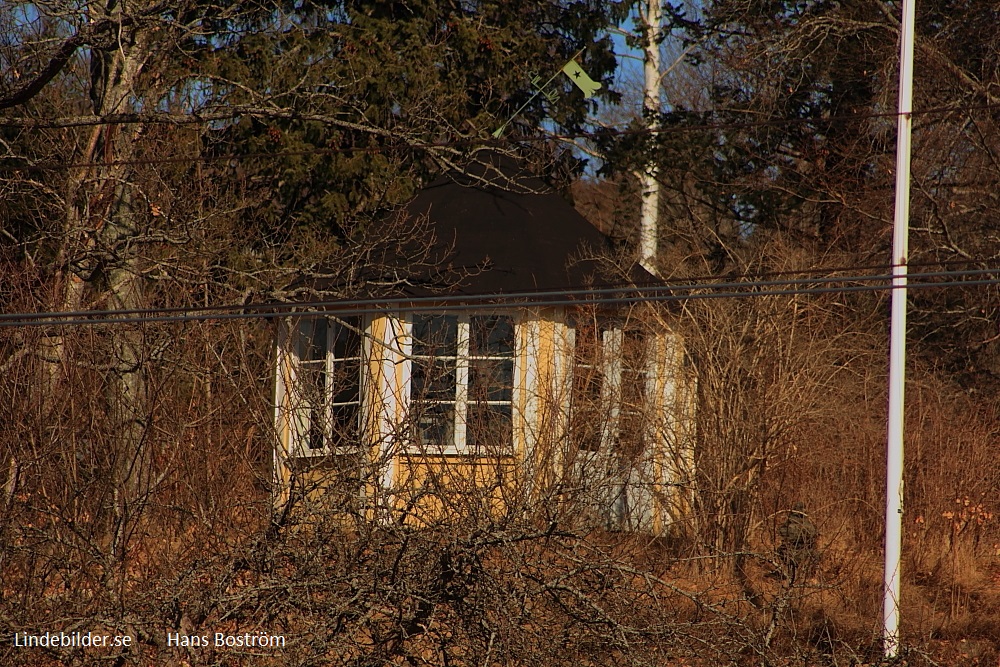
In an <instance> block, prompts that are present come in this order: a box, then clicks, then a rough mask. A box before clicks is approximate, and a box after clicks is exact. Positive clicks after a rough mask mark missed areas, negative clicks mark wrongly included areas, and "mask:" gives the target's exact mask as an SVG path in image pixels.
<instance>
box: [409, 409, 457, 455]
mask: <svg viewBox="0 0 1000 667" xmlns="http://www.w3.org/2000/svg"><path fill="white" fill-rule="evenodd" d="M415 409H417V410H419V414H417V415H416V418H415V421H416V430H417V443H418V444H420V445H436V446H441V447H450V446H452V445H453V444H454V443H455V406H454V405H428V404H423V405H419V406H415Z"/></svg>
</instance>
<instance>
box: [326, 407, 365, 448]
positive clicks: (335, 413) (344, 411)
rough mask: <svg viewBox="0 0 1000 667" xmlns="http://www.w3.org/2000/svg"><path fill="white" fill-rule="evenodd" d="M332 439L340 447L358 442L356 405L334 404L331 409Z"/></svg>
mask: <svg viewBox="0 0 1000 667" xmlns="http://www.w3.org/2000/svg"><path fill="white" fill-rule="evenodd" d="M331 413H332V421H333V424H332V425H331V426H332V429H333V434H332V435H333V441H334V442H335V443H337V444H338V445H339V446H341V447H349V446H351V445H356V444H360V443H359V442H358V406H357V404H354V405H350V404H348V405H335V406H334V407H333V408H332V409H331Z"/></svg>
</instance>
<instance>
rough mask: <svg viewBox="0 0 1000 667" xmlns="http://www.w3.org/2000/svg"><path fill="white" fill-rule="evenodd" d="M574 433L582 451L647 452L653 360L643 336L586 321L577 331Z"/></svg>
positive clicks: (573, 414) (573, 395)
mask: <svg viewBox="0 0 1000 667" xmlns="http://www.w3.org/2000/svg"><path fill="white" fill-rule="evenodd" d="M574 339H575V341H574V350H573V385H572V395H571V398H570V401H571V403H570V432H571V437H572V440H573V442H574V444H575V445H576V447H577V449H578V450H579V451H585V452H597V451H600V450H602V449H604V448H607V447H609V446H611V445H612V444H613V445H614V449H615V451H616V452H617V453H619V454H620V455H624V456H625V457H633V456H637V455H638V454H639V453H641V452H642V451H643V450H644V449H645V444H646V439H647V431H648V429H649V423H648V416H649V409H650V406H649V402H648V399H647V391H648V385H649V382H650V372H651V360H650V358H649V354H648V344H647V339H646V336H645V335H644V334H643V332H642V331H637V330H632V329H625V330H623V329H620V328H615V327H601V326H599V325H598V324H597V323H596V322H581V323H577V324H576V326H575V327H574Z"/></svg>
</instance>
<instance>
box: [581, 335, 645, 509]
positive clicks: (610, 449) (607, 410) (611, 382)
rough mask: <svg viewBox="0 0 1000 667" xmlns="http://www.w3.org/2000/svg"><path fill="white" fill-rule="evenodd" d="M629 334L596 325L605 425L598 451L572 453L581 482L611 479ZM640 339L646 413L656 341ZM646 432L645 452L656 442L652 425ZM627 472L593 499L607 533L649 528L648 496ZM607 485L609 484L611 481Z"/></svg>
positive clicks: (618, 428) (623, 392)
mask: <svg viewBox="0 0 1000 667" xmlns="http://www.w3.org/2000/svg"><path fill="white" fill-rule="evenodd" d="M576 329H577V328H576V327H573V328H572V329H571V330H572V332H573V333H572V336H571V337H570V343H571V345H572V348H571V349H570V351H569V354H570V359H572V360H573V363H572V364H571V365H570V367H571V368H572V372H573V373H575V372H576V369H577V363H576V346H577V345H578V344H580V343H582V341H581V340H580V339H579V338H578V336H577V331H576ZM629 331H630V329H629V328H628V327H622V326H607V327H605V326H598V341H599V345H600V350H599V352H598V354H599V356H600V359H599V364H600V368H601V374H602V377H601V388H600V402H601V406H602V408H601V413H602V417H603V418H605V419H606V420H607V421H606V423H605V424H603V428H602V429H601V430H602V433H601V437H600V445H599V449H598V450H596V451H595V450H591V449H582V448H581V449H578V450H577V451H576V452H575V453H574V468H575V472H574V475H576V476H580V477H581V478H582V476H586V475H589V474H594V473H595V472H596V473H597V474H600V475H609V476H610V475H612V474H613V472H612V471H614V470H615V469H616V468H617V465H618V461H619V459H618V456H619V454H618V451H617V448H618V439H619V437H620V436H621V427H622V425H623V424H622V421H623V413H624V411H625V410H626V409H630V408H629V407H628V406H625V405H624V404H623V402H624V400H625V395H624V394H625V388H624V375H625V371H626V360H625V358H624V356H623V355H624V352H625V349H626V345H625V337H626V336H627V335H628V332H629ZM644 339H645V340H644V343H643V344H644V346H645V351H644V364H643V368H642V369H641V370H639V373H640V374H641V376H642V378H643V382H644V386H643V387H642V394H641V395H642V397H643V401H644V402H645V403H646V405H644V406H643V407H642V408H641V409H643V410H650V411H651V410H656V409H657V407H658V406H657V405H656V403H655V402H656V400H657V399H656V396H657V393H656V381H657V378H656V373H657V359H656V355H655V350H656V345H655V341H656V336H655V334H648V333H647V334H645V335H644ZM572 386H573V381H572V377H571V379H570V387H572ZM575 399H576V397H575V396H571V397H570V409H571V410H572V409H573V407H572V406H573V404H574V402H575ZM632 409H634V408H632ZM570 419H574V416H573V415H570ZM647 429H648V432H647V433H646V434H645V446H646V447H647V448H648V447H650V446H651V445H652V443H653V441H654V439H655V432H654V428H653V425H652V424H647ZM576 446H577V443H574V448H575V447H576ZM641 463H642V462H640V464H641ZM627 472H628V474H627V475H626V476H624V477H622V478H621V479H617V480H615V481H614V488H607V489H604V490H603V492H600V493H598V495H597V497H595V498H594V500H595V501H596V503H597V504H596V507H595V509H596V510H597V514H598V515H603V519H602V521H604V522H605V523H606V527H607V528H609V529H638V528H642V527H648V525H651V517H652V511H653V507H652V497H638V496H647V495H648V494H641V493H637V489H638V488H639V487H640V486H642V484H641V483H640V482H639V481H637V480H636V479H635V476H636V474H637V471H636V470H635V469H634V466H630V467H629V468H628V470H627ZM607 481H608V482H611V481H612V479H611V477H609V478H608V480H607Z"/></svg>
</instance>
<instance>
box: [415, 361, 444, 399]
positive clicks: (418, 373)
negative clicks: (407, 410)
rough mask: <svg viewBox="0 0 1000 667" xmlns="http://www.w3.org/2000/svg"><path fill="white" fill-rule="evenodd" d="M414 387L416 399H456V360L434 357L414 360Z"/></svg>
mask: <svg viewBox="0 0 1000 667" xmlns="http://www.w3.org/2000/svg"><path fill="white" fill-rule="evenodd" d="M412 373H413V375H412V383H413V386H412V389H411V391H410V396H411V398H413V400H415V401H454V400H455V361H454V360H453V359H433V360H421V359H415V360H414V361H413V371H412Z"/></svg>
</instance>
